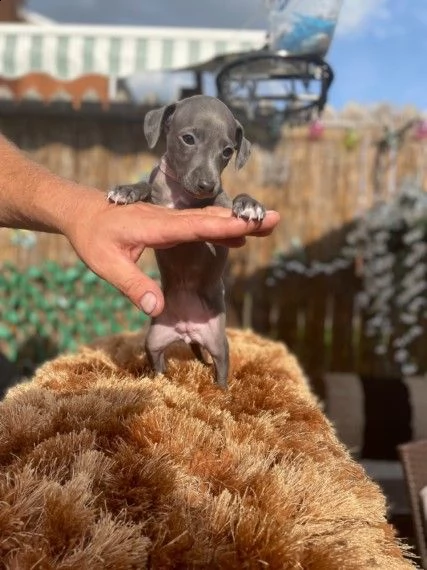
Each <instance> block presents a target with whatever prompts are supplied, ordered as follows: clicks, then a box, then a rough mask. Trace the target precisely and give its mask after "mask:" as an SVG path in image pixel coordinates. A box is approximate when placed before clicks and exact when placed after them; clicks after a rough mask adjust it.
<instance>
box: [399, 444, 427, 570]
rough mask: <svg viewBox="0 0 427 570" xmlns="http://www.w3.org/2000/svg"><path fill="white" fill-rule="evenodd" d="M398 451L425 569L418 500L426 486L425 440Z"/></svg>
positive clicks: (425, 551) (425, 544)
mask: <svg viewBox="0 0 427 570" xmlns="http://www.w3.org/2000/svg"><path fill="white" fill-rule="evenodd" d="M398 449H399V454H400V458H401V461H402V464H403V470H404V473H405V479H406V484H407V487H408V491H409V498H410V503H411V509H412V517H413V522H414V529H415V539H416V541H417V546H418V552H419V555H420V558H421V563H422V567H423V568H424V569H427V540H426V525H425V522H424V521H425V513H424V512H423V508H422V504H421V499H420V491H421V489H423V488H424V487H426V486H427V440H421V441H415V442H411V443H405V444H403V445H400V446H399V448H398Z"/></svg>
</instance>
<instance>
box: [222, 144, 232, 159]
mask: <svg viewBox="0 0 427 570" xmlns="http://www.w3.org/2000/svg"><path fill="white" fill-rule="evenodd" d="M233 152H234V149H233V148H231V146H227V147H226V148H225V149H224V150H223V151H222V156H223V157H224V158H226V159H229V158H231V157H232V155H233Z"/></svg>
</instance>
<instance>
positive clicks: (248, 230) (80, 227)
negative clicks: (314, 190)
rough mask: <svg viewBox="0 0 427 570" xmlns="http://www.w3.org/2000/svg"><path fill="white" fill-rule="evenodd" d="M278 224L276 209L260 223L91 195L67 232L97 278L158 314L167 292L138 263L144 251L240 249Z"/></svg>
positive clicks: (225, 213) (218, 212) (227, 213)
mask: <svg viewBox="0 0 427 570" xmlns="http://www.w3.org/2000/svg"><path fill="white" fill-rule="evenodd" d="M278 222H279V214H278V213H277V212H273V211H272V212H267V215H266V217H265V219H264V220H263V222H262V223H258V222H247V221H245V220H242V219H238V218H236V217H233V216H232V214H231V210H229V209H226V208H221V207H208V208H204V209H194V210H174V209H169V208H164V207H160V206H153V205H152V204H145V203H142V202H139V203H136V204H130V205H127V206H121V207H117V206H115V205H114V204H110V203H108V202H107V201H106V200H105V197H104V196H103V195H102V194H101V193H100V192H92V193H91V198H90V200H87V199H84V200H82V203H80V204H79V207H78V210H77V211H76V215H74V216H71V219H70V220H69V221H68V223H67V224H66V226H65V228H64V231H63V233H64V234H65V235H66V236H67V237H68V239H69V240H70V242H71V243H72V245H73V247H74V248H75V250H76V252H77V253H78V255H79V256H80V257H81V259H82V260H83V261H84V262H85V263H86V264H87V265H88V266H89V267H90V268H91V269H92V270H93V271H94V272H95V273H96V274H97V275H99V276H100V277H102V278H103V279H105V280H106V281H108V282H110V283H111V284H113V285H114V286H115V287H117V289H119V290H120V291H121V292H122V293H124V294H125V295H126V296H127V297H129V299H130V300H131V301H132V302H133V303H134V304H135V305H136V306H137V307H138V308H140V309H142V310H143V311H144V312H146V313H147V314H149V315H152V316H157V315H159V314H160V313H161V312H162V310H163V308H164V298H163V293H162V291H161V289H160V287H159V286H158V285H157V283H156V282H155V281H153V280H152V279H150V278H149V277H148V276H147V275H145V274H144V273H143V272H142V271H141V270H140V269H139V268H138V267H137V265H136V262H137V261H138V259H139V258H140V256H141V254H142V252H143V251H144V249H145V248H146V247H151V248H154V249H164V248H168V247H172V246H175V245H178V244H179V243H184V242H192V241H204V240H206V241H210V242H212V243H216V244H222V245H226V246H228V247H239V246H241V245H243V244H244V243H245V236H247V235H254V236H266V235H268V234H270V233H271V232H272V231H273V229H274V227H275V226H276V225H277V223H278Z"/></svg>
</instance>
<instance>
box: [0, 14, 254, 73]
mask: <svg viewBox="0 0 427 570" xmlns="http://www.w3.org/2000/svg"><path fill="white" fill-rule="evenodd" d="M264 42H265V33H264V32H262V31H249V30H217V29H197V28H148V27H124V26H120V27H119V26H117V27H116V26H80V25H72V26H70V25H61V24H58V25H56V24H55V25H52V26H50V25H46V26H36V25H29V24H0V75H2V76H5V77H18V76H21V75H25V74H26V73H30V72H35V71H38V72H44V73H49V74H50V75H52V76H54V77H58V78H61V79H74V78H76V77H78V76H80V75H84V74H86V73H100V74H103V75H109V76H114V77H128V76H131V75H134V74H137V73H141V72H144V71H154V70H160V69H180V68H185V67H188V66H191V65H195V64H200V63H203V62H206V61H209V60H210V59H212V58H213V57H215V56H218V55H221V54H227V53H238V52H244V51H248V50H251V49H258V48H260V47H261V46H262V45H263V44H264Z"/></svg>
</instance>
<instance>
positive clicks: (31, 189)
mask: <svg viewBox="0 0 427 570" xmlns="http://www.w3.org/2000/svg"><path fill="white" fill-rule="evenodd" d="M0 165H1V168H0V226H1V227H9V228H23V229H31V230H36V231H44V232H51V233H67V225H68V222H69V221H70V220H72V219H73V217H75V216H77V215H78V210H77V208H80V207H81V206H82V204H81V201H82V200H83V201H88V205H89V202H90V203H95V202H98V201H99V200H102V199H103V197H102V194H101V193H100V192H99V191H97V190H92V189H89V188H82V187H80V186H79V185H78V184H75V183H73V182H71V181H69V180H65V179H63V178H61V177H59V176H56V175H55V174H53V173H52V172H50V171H49V170H47V169H45V168H43V167H42V166H40V165H38V164H37V163H35V162H33V161H32V160H30V159H29V158H27V157H26V156H25V155H24V154H23V153H22V152H21V151H20V150H19V149H17V148H16V147H15V146H14V145H12V144H11V143H9V142H8V141H7V140H6V139H5V138H4V137H3V136H2V135H0Z"/></svg>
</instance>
